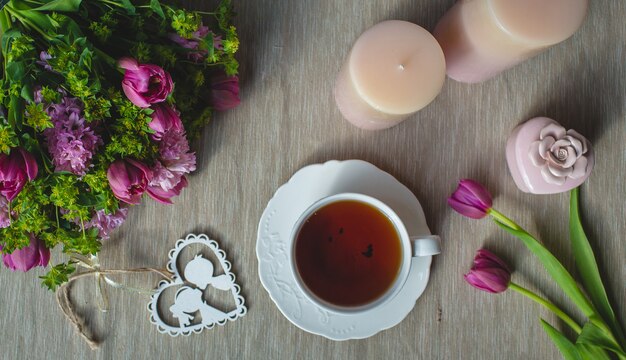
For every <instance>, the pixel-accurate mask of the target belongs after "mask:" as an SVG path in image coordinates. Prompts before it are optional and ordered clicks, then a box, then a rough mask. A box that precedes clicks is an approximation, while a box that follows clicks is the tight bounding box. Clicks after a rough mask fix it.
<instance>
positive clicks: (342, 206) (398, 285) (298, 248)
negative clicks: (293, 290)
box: [289, 193, 441, 314]
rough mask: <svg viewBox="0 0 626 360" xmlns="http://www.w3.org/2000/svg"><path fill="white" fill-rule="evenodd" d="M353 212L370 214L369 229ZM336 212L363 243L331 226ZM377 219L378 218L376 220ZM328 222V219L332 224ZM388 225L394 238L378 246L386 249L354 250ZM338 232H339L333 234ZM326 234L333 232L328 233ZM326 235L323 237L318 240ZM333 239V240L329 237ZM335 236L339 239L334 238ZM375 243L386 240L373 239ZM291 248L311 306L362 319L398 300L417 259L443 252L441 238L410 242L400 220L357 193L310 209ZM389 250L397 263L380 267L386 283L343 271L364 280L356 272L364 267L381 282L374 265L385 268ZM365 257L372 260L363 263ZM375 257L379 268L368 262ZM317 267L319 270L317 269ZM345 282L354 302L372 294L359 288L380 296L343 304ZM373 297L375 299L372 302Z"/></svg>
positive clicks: (296, 228)
mask: <svg viewBox="0 0 626 360" xmlns="http://www.w3.org/2000/svg"><path fill="white" fill-rule="evenodd" d="M361 205H365V206H364V207H363V206H361ZM350 209H354V211H355V214H367V217H369V218H368V219H365V218H364V220H363V221H365V223H363V222H359V220H358V219H359V215H356V216H353V217H352V218H350V212H351V211H352V210H350ZM333 211H334V212H336V213H337V214H338V215H337V218H345V219H348V220H345V221H347V222H348V223H350V224H351V229H348V230H350V231H352V233H360V234H361V237H358V236H353V238H354V239H356V240H354V239H353V240H349V236H346V237H345V238H342V235H343V232H344V228H343V227H339V225H329V224H332V223H334V221H335V220H334V218H333V216H334V215H332V213H333ZM374 213H377V214H376V215H374ZM324 214H326V215H324ZM324 217H328V219H326V218H324ZM379 218H380V219H379ZM337 221H339V220H337ZM342 221H343V220H342ZM378 222H380V224H381V225H380V226H374V225H372V224H374V223H378ZM318 223H319V224H318ZM389 223H390V224H391V225H392V227H389V228H387V230H389V231H390V234H391V235H390V236H388V237H384V240H380V241H382V243H381V242H377V245H376V246H377V247H376V248H372V245H371V244H370V245H369V246H368V247H364V248H363V246H364V245H360V246H361V247H360V248H359V250H358V251H357V250H356V249H357V248H356V247H355V246H359V245H351V244H358V243H359V241H361V240H363V241H365V242H368V241H370V240H371V239H365V238H366V237H368V236H370V235H368V234H370V232H369V231H370V230H371V234H372V236H374V235H373V234H377V231H376V229H377V228H380V227H382V226H387V225H386V224H389ZM355 224H356V225H355ZM318 225H319V226H318ZM332 226H335V227H332ZM321 227H324V229H321ZM337 227H338V230H337V231H335V229H336V228H337ZM326 228H328V229H330V230H326ZM318 229H319V231H318ZM327 231H332V234H330V233H327ZM322 233H323V236H322V235H320V234H322ZM329 234H330V235H332V236H329ZM335 236H336V238H334V237H335ZM373 239H375V240H378V239H383V238H382V237H375V238H373ZM333 241H335V243H333ZM398 242H399V244H398ZM290 243H291V249H290V252H289V261H290V263H291V266H292V268H293V273H294V277H295V281H296V284H297V286H298V287H299V288H300V289H301V290H302V292H303V293H304V295H305V296H306V297H307V298H308V299H309V300H310V301H311V302H313V303H314V304H316V305H318V306H319V307H320V308H323V309H326V310H328V311H331V312H334V313H340V314H358V313H363V312H365V311H368V310H371V309H373V308H376V307H379V306H382V305H384V304H385V303H387V302H388V301H390V300H391V299H393V298H394V297H395V296H397V295H398V293H399V292H400V290H401V289H402V287H403V286H404V284H405V282H406V279H407V277H408V275H409V271H410V267H411V259H412V258H413V257H417V256H432V255H436V254H439V253H440V251H441V250H440V246H439V236H437V235H421V236H409V234H408V232H407V230H406V227H405V226H404V224H403V222H402V220H401V219H400V217H399V216H398V215H397V214H396V213H395V212H394V211H393V210H392V209H391V208H390V207H389V206H387V205H386V204H384V203H383V202H381V201H380V200H377V199H375V198H373V197H370V196H367V195H363V194H356V193H341V194H337V195H332V196H329V197H326V198H323V199H321V200H318V201H317V202H315V203H314V204H313V205H311V206H310V207H309V208H308V209H307V210H305V211H304V212H303V213H302V214H301V215H300V217H299V219H298V221H296V223H295V225H294V227H293V230H292V232H291V241H290ZM334 244H338V245H334ZM346 244H350V245H346ZM333 246H335V247H333ZM340 246H341V247H340ZM398 246H399V248H398ZM381 247H383V249H381ZM388 247H393V251H392V253H393V256H391V257H387V258H394V259H395V260H394V261H393V264H394V265H381V266H383V267H384V270H383V272H385V274H387V275H385V276H386V278H385V280H384V281H380V282H373V281H372V282H368V281H367V279H358V280H355V281H351V280H350V278H349V277H350V276H345V273H344V272H343V270H344V268H345V269H348V270H347V271H348V272H349V273H350V274H356V276H357V277H358V276H359V274H361V272H360V268H359V270H358V271H357V270H355V268H356V267H357V266H358V265H359V264H361V265H362V264H365V265H364V266H363V268H367V271H368V273H367V274H373V275H374V276H373V277H372V278H376V279H379V278H380V277H379V276H378V275H379V274H378V273H377V270H376V269H377V268H376V266H374V265H371V264H382V263H383V262H384V261H385V259H387V258H384V256H385V254H386V253H387V252H388V251H387V250H388V249H389V248H388ZM320 249H324V250H320ZM334 249H341V250H334ZM346 249H347V250H346ZM361 249H363V251H362V252H361V251H360V250H361ZM352 252H354V253H352ZM361 255H362V256H363V257H366V258H368V259H365V258H361ZM376 255H379V256H378V258H376V261H377V262H373V261H374V260H370V258H373V257H374V256H376ZM343 259H345V261H344V260H343ZM353 259H354V260H353ZM396 260H397V263H398V264H397V265H396ZM353 261H354V263H353ZM388 263H389V262H388ZM328 264H332V265H328ZM370 265H371V266H370ZM316 266H317V267H319V269H317V268H315V267H316ZM396 267H397V272H396V273H395V276H393V274H392V270H393V269H395V268H396ZM390 269H391V270H390ZM335 270H337V274H334V273H332V272H333V271H335ZM318 271H319V272H318ZM365 273H366V271H363V274H365ZM344 278H345V279H346V283H345V284H346V286H345V289H346V291H347V293H346V297H351V296H352V295H353V294H360V293H367V291H369V290H365V289H361V288H360V286H361V285H360V284H361V283H363V284H365V285H364V286H365V287H368V288H369V287H370V286H378V287H379V290H378V291H376V295H372V294H373V293H372V294H367V295H366V297H368V299H367V300H365V301H363V302H360V301H359V299H358V298H357V299H356V300H354V303H352V302H350V301H352V300H350V301H344V299H343V298H338V297H342V296H343V295H342V292H341V291H337V289H339V290H342V285H341V284H342V281H344V280H342V279H344ZM307 281H308V283H307ZM325 282H327V283H328V284H330V283H332V284H333V285H332V286H333V287H334V290H333V289H332V288H331V287H330V286H329V288H328V289H326V288H325V286H324V285H320V284H323V283H325ZM385 282H386V283H385ZM355 286H356V288H355ZM380 289H383V290H380ZM348 290H349V291H348ZM353 290H354V291H353ZM361 290H363V291H361ZM354 296H360V295H354ZM372 296H374V297H373V298H371V297H372ZM331 298H332V299H331Z"/></svg>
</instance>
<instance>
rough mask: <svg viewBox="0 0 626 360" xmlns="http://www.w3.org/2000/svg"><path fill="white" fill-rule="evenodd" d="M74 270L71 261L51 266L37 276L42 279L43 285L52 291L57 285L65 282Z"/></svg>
mask: <svg viewBox="0 0 626 360" xmlns="http://www.w3.org/2000/svg"><path fill="white" fill-rule="evenodd" d="M74 271H76V267H74V265H72V263H67V264H65V263H64V264H58V265H55V266H53V267H52V268H51V269H50V271H49V272H48V273H47V274H46V275H45V276H40V277H39V278H40V279H43V283H42V285H43V286H45V287H47V288H48V289H49V290H53V291H54V290H56V288H57V287H58V286H59V285H61V284H63V283H65V282H67V280H69V276H70V275H71V274H72V273H73V272H74Z"/></svg>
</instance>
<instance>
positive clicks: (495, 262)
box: [464, 249, 511, 294]
mask: <svg viewBox="0 0 626 360" xmlns="http://www.w3.org/2000/svg"><path fill="white" fill-rule="evenodd" d="M464 278H465V281H467V282H468V283H469V284H470V285H472V286H473V287H475V288H477V289H479V290H482V291H486V292H489V293H492V294H496V293H501V292H503V291H505V290H506V289H508V287H509V284H510V283H511V270H509V267H508V266H507V265H506V263H505V262H504V261H502V259H500V258H499V257H497V256H496V255H495V254H493V253H492V252H491V251H489V250H486V249H480V250H478V251H477V252H476V257H474V265H472V268H471V269H470V271H469V272H468V273H467V274H465V275H464Z"/></svg>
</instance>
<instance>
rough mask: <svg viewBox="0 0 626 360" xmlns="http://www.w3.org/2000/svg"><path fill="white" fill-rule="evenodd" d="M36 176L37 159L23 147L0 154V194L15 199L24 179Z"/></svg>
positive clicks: (8, 198) (31, 178) (24, 182)
mask: <svg viewBox="0 0 626 360" xmlns="http://www.w3.org/2000/svg"><path fill="white" fill-rule="evenodd" d="M35 177H37V161H35V158H34V157H33V155H31V154H30V153H29V152H28V151H26V150H24V149H23V148H21V147H20V148H13V149H11V152H10V153H9V155H6V154H0V194H1V195H4V196H5V197H6V198H7V200H9V201H11V200H13V199H15V197H16V196H17V194H19V193H20V191H22V188H23V187H24V184H26V181H28V180H33V179H34V178H35Z"/></svg>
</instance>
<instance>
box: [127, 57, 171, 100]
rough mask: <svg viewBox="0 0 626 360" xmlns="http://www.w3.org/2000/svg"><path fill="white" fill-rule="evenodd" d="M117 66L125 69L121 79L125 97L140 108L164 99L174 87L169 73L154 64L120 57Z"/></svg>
mask: <svg viewBox="0 0 626 360" xmlns="http://www.w3.org/2000/svg"><path fill="white" fill-rule="evenodd" d="M119 66H120V67H121V68H122V69H125V70H126V72H125V73H124V80H122V89H123V90H124V93H125V94H126V97H128V100H130V101H131V102H132V103H133V104H135V105H137V106H139V107H141V108H147V107H150V104H156V103H160V102H163V101H165V99H167V97H168V96H169V94H170V93H171V92H172V90H173V89H174V83H173V82H172V78H171V77H170V74H168V73H167V72H166V71H165V70H163V69H162V68H160V67H158V66H156V65H152V64H139V63H138V62H137V60H135V59H131V58H122V59H120V61H119Z"/></svg>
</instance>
